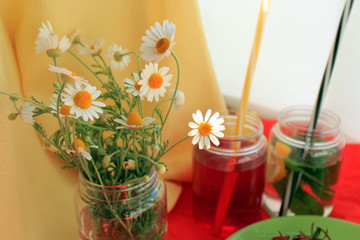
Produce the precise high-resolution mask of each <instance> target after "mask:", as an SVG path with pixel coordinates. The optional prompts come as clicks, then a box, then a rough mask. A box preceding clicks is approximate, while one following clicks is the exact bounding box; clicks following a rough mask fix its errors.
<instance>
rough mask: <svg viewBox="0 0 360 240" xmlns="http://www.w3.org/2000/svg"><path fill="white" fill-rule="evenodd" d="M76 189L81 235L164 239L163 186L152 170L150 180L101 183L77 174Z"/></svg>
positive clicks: (100, 239) (100, 238)
mask: <svg viewBox="0 0 360 240" xmlns="http://www.w3.org/2000/svg"><path fill="white" fill-rule="evenodd" d="M79 176H80V177H79V180H80V181H79V187H78V189H77V191H76V193H75V205H76V217H77V222H78V232H79V236H80V239H84V240H85V239H86V240H90V239H91V240H125V239H126V240H128V239H154V240H155V239H156V240H157V239H161V240H163V239H167V209H166V189H165V184H164V181H163V180H162V179H161V178H160V177H158V173H157V172H156V171H155V170H152V171H151V173H150V174H149V177H150V181H149V182H147V183H144V182H142V181H138V182H133V183H131V184H130V183H129V184H126V185H120V186H101V185H97V184H94V183H92V182H89V181H88V180H86V179H85V178H84V177H83V176H82V175H81V174H79Z"/></svg>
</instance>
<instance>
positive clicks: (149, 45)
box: [140, 20, 175, 62]
mask: <svg viewBox="0 0 360 240" xmlns="http://www.w3.org/2000/svg"><path fill="white" fill-rule="evenodd" d="M150 28H151V31H150V30H146V32H145V33H146V35H147V36H144V37H142V40H143V41H144V42H143V43H142V44H141V47H140V51H142V52H143V54H141V57H142V58H143V59H144V60H145V61H147V62H150V61H155V62H159V61H161V60H162V59H163V58H164V57H167V56H169V55H170V50H171V48H172V47H173V46H174V44H175V42H173V40H174V37H175V25H174V24H173V23H169V21H168V20H165V21H164V22H163V26H161V25H160V23H159V22H156V23H155V27H153V26H151V27H150Z"/></svg>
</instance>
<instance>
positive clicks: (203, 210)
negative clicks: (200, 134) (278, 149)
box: [192, 116, 267, 237]
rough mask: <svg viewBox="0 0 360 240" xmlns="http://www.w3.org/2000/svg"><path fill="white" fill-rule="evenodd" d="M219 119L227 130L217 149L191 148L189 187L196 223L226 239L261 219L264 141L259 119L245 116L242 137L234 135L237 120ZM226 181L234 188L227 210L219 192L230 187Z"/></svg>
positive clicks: (214, 147)
mask: <svg viewBox="0 0 360 240" xmlns="http://www.w3.org/2000/svg"><path fill="white" fill-rule="evenodd" d="M222 117H223V118H224V120H225V123H224V125H225V127H226V130H225V131H224V134H225V136H224V137H223V138H220V139H219V141H220V145H219V146H215V145H212V146H211V148H210V149H204V150H199V148H198V146H194V148H193V185H192V187H193V198H194V216H195V219H196V220H197V222H198V223H199V224H200V225H201V226H202V227H204V228H205V229H207V230H208V231H211V232H213V233H215V234H216V235H220V236H221V237H227V236H229V235H231V234H232V233H234V232H235V231H237V230H238V229H239V228H241V227H244V226H246V225H249V224H251V223H253V222H256V221H258V220H259V218H260V214H261V209H262V195H263V191H264V185H265V157H266V149H267V140H266V138H265V137H264V135H263V124H262V122H261V120H260V119H259V118H257V117H253V116H247V117H246V120H245V125H244V130H243V134H242V135H235V134H234V133H235V127H236V116H222ZM229 177H230V178H232V180H233V187H230V188H232V189H230V191H232V194H231V195H230V196H231V198H230V201H229V204H228V207H227V209H226V207H224V206H220V205H223V203H222V202H221V201H223V199H224V197H225V195H226V193H224V192H222V191H224V188H225V187H226V186H225V185H227V184H229V183H228V182H227V183H225V181H228V180H225V179H227V178H229ZM226 191H228V190H226ZM218 208H219V209H218ZM224 210H225V218H224V221H223V223H222V224H220V226H219V223H218V222H217V223H215V222H216V221H215V218H216V217H217V218H218V216H217V215H218V214H219V213H217V211H224ZM226 210H227V211H226ZM221 222H222V221H221ZM219 231H220V232H219Z"/></svg>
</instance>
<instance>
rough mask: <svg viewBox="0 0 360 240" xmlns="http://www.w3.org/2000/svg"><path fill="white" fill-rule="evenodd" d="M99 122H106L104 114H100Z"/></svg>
mask: <svg viewBox="0 0 360 240" xmlns="http://www.w3.org/2000/svg"><path fill="white" fill-rule="evenodd" d="M100 122H101V123H107V117H106V116H105V115H102V116H101V117H100Z"/></svg>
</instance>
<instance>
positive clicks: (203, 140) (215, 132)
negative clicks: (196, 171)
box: [188, 109, 225, 149]
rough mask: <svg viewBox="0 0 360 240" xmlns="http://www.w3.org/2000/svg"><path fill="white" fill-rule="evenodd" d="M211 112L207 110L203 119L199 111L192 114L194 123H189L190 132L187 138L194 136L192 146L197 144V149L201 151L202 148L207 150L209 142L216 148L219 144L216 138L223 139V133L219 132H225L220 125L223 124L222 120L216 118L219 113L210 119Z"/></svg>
mask: <svg viewBox="0 0 360 240" xmlns="http://www.w3.org/2000/svg"><path fill="white" fill-rule="evenodd" d="M210 116H211V110H210V109H209V110H207V112H206V114H205V117H204V118H203V115H202V113H201V111H200V110H197V111H196V114H195V113H193V115H192V117H193V119H194V121H195V123H194V122H189V127H190V128H192V130H191V131H190V132H189V133H188V136H194V138H193V140H192V144H193V145H195V144H197V143H198V142H199V149H203V148H204V146H205V147H206V148H207V149H209V148H210V141H211V142H212V143H213V144H215V145H216V146H218V145H219V144H220V142H219V140H218V139H217V138H216V137H219V138H220V137H224V133H222V132H221V131H223V130H225V127H224V126H223V125H221V124H222V123H223V122H224V119H223V118H218V117H219V113H218V112H216V113H214V115H212V116H211V117H210Z"/></svg>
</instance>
